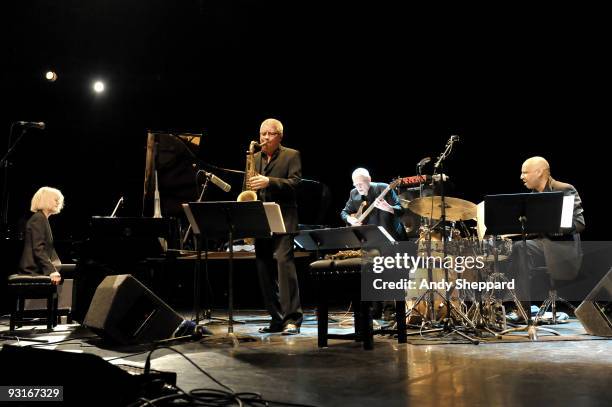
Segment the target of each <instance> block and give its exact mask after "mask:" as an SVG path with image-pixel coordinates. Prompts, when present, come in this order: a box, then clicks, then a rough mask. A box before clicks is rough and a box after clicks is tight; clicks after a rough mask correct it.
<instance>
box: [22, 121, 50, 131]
mask: <svg viewBox="0 0 612 407" xmlns="http://www.w3.org/2000/svg"><path fill="white" fill-rule="evenodd" d="M17 124H18V125H20V126H23V127H32V128H34V129H39V130H44V129H45V122H17Z"/></svg>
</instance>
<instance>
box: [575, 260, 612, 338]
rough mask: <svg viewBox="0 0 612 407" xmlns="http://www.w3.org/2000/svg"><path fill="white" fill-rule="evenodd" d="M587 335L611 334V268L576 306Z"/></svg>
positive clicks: (577, 314)
mask: <svg viewBox="0 0 612 407" xmlns="http://www.w3.org/2000/svg"><path fill="white" fill-rule="evenodd" d="M576 317H578V319H579V320H580V322H581V323H582V325H583V326H584V329H585V330H586V332H587V333H588V334H589V335H596V336H612V268H611V269H610V270H609V271H608V273H607V274H606V275H605V277H604V278H602V279H601V281H600V282H599V283H597V285H596V286H595V288H593V290H591V292H590V293H589V295H587V297H586V298H585V300H584V301H583V302H582V304H580V306H579V307H578V308H576Z"/></svg>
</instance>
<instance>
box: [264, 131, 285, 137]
mask: <svg viewBox="0 0 612 407" xmlns="http://www.w3.org/2000/svg"><path fill="white" fill-rule="evenodd" d="M259 135H260V136H270V137H274V136H280V132H279V131H264V132H261V133H259Z"/></svg>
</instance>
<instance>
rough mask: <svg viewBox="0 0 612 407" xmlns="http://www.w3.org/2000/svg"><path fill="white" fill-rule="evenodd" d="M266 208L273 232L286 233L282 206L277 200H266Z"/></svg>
mask: <svg viewBox="0 0 612 407" xmlns="http://www.w3.org/2000/svg"><path fill="white" fill-rule="evenodd" d="M263 205H264V210H265V211H266V218H268V225H270V231H271V232H272V233H286V232H287V230H286V229H285V221H284V220H283V214H282V212H281V210H280V206H279V205H278V204H277V203H276V202H264V203H263Z"/></svg>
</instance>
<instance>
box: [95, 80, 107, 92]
mask: <svg viewBox="0 0 612 407" xmlns="http://www.w3.org/2000/svg"><path fill="white" fill-rule="evenodd" d="M93 90H94V92H96V93H102V92H104V82H102V81H96V82H94V84H93Z"/></svg>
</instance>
